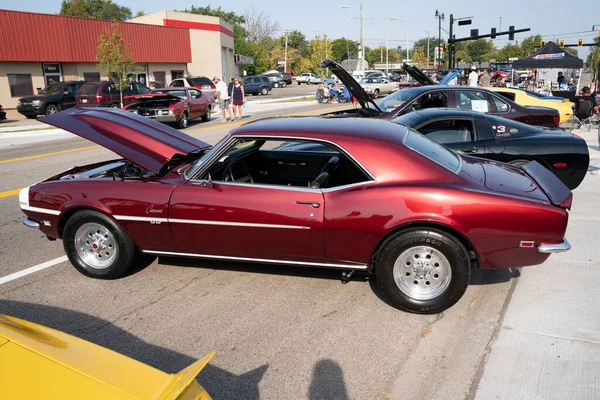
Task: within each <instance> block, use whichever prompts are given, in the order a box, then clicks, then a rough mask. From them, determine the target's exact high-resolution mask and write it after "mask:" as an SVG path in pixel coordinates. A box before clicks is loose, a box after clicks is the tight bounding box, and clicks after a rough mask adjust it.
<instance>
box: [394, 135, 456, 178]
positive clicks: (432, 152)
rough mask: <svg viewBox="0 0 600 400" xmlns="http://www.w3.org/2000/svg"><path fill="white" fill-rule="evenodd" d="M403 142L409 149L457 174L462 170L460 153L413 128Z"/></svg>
mask: <svg viewBox="0 0 600 400" xmlns="http://www.w3.org/2000/svg"><path fill="white" fill-rule="evenodd" d="M403 143H404V145H405V146H406V147H408V148H409V149H411V150H413V151H415V152H417V153H419V154H420V155H422V156H423V157H426V158H428V159H430V160H431V161H433V162H435V163H436V164H439V165H441V166H442V167H444V168H446V169H447V170H449V171H452V172H454V173H455V174H456V173H458V171H460V166H461V158H460V156H459V155H458V154H456V153H455V152H454V151H452V150H450V149H448V148H446V147H444V146H442V145H441V144H439V143H436V142H434V141H433V140H430V139H427V138H426V137H425V136H423V135H421V134H420V133H418V132H416V131H414V130H412V129H409V130H408V133H407V134H406V136H405V137H404V140H403Z"/></svg>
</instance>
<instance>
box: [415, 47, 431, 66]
mask: <svg viewBox="0 0 600 400" xmlns="http://www.w3.org/2000/svg"><path fill="white" fill-rule="evenodd" d="M430 44H431V43H430ZM412 61H413V64H415V65H416V66H417V67H418V68H427V54H425V50H424V47H423V46H421V47H418V48H417V49H415V52H414V53H413V55H412Z"/></svg>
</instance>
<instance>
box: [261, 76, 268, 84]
mask: <svg viewBox="0 0 600 400" xmlns="http://www.w3.org/2000/svg"><path fill="white" fill-rule="evenodd" d="M262 81H263V82H264V83H269V82H270V81H269V78H265V77H263V78H262Z"/></svg>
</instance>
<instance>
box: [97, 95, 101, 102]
mask: <svg viewBox="0 0 600 400" xmlns="http://www.w3.org/2000/svg"><path fill="white" fill-rule="evenodd" d="M101 102H102V96H100V95H98V94H97V95H96V103H101Z"/></svg>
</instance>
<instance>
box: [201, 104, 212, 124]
mask: <svg viewBox="0 0 600 400" xmlns="http://www.w3.org/2000/svg"><path fill="white" fill-rule="evenodd" d="M211 116H212V114H211V113H210V106H208V107H206V112H205V113H204V114H202V122H208V121H210V117H211Z"/></svg>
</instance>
